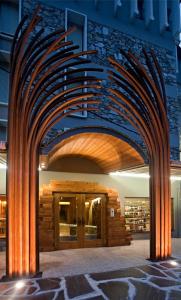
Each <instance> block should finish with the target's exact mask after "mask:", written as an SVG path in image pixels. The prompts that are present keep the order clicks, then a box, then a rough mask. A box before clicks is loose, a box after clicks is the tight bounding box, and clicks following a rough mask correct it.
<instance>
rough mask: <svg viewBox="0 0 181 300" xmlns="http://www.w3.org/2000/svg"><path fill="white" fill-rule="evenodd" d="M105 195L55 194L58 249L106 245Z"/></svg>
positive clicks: (56, 241)
mask: <svg viewBox="0 0 181 300" xmlns="http://www.w3.org/2000/svg"><path fill="white" fill-rule="evenodd" d="M105 204H106V198H105V195H102V194H100V195H98V194H73V193H72V194H71V193H70V194H68V193H67V194H64V193H54V207H55V244H56V248H57V249H70V248H82V247H95V246H103V245H105V224H106V220H105Z"/></svg>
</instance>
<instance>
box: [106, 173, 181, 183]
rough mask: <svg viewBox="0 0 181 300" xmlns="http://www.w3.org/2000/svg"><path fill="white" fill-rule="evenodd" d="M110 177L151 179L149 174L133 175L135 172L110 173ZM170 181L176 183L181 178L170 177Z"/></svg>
mask: <svg viewBox="0 0 181 300" xmlns="http://www.w3.org/2000/svg"><path fill="white" fill-rule="evenodd" d="M109 175H110V176H120V177H130V178H150V175H149V174H148V173H133V172H124V171H123V172H121V171H116V172H110V173H109ZM170 180H172V181H174V180H176V181H181V176H170Z"/></svg>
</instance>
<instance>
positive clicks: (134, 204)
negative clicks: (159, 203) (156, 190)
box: [124, 197, 150, 233]
mask: <svg viewBox="0 0 181 300" xmlns="http://www.w3.org/2000/svg"><path fill="white" fill-rule="evenodd" d="M124 208H125V222H126V230H127V231H131V232H135V233H136V232H149V231H150V201H149V198H146V197H139V198H125V206H124Z"/></svg>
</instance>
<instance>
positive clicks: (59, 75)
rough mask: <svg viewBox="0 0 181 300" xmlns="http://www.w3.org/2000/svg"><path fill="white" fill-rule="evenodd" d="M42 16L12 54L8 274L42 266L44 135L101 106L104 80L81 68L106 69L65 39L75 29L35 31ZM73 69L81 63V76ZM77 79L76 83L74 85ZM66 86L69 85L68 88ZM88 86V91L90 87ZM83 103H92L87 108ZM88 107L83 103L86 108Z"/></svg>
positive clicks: (26, 25) (18, 38)
mask: <svg viewBox="0 0 181 300" xmlns="http://www.w3.org/2000/svg"><path fill="white" fill-rule="evenodd" d="M39 20H40V17H39V16H38V15H37V11H36V12H35V14H34V16H33V18H32V19H31V20H30V21H29V22H28V20H27V16H26V17H25V18H24V19H23V20H22V22H21V24H20V25H19V26H18V29H17V31H16V33H15V39H14V42H13V47H12V53H11V73H10V99H9V103H10V105H9V120H8V121H9V132H8V170H7V201H8V219H7V223H8V242H7V252H6V253H7V275H8V276H9V277H17V276H26V275H27V276H28V275H30V274H36V273H37V272H38V270H39V263H38V260H39V252H38V238H37V237H38V224H37V216H38V212H37V210H38V186H39V185H38V165H39V147H40V143H41V140H42V138H43V136H44V134H45V133H46V132H47V131H48V130H49V129H50V128H51V127H52V126H54V125H55V124H56V123H57V122H59V121H60V120H61V119H62V118H64V117H66V116H68V115H70V114H71V113H72V108H73V111H74V112H76V111H77V112H79V111H80V112H81V111H85V110H87V111H91V110H98V105H99V103H100V100H98V98H99V93H98V91H99V90H100V81H101V80H100V79H98V78H97V77H96V76H90V75H87V76H82V75H81V72H82V71H84V72H86V73H87V72H101V71H102V69H98V68H92V67H90V66H89V62H90V59H87V58H85V59H84V58H83V57H82V56H83V55H88V54H89V55H92V54H94V53H95V51H92V50H91V51H82V52H78V53H75V54H74V50H75V49H77V46H74V45H72V42H65V38H66V37H67V36H68V34H70V33H71V32H72V30H73V29H70V30H68V31H67V32H64V31H63V30H62V29H59V30H57V31H55V32H53V33H51V34H49V35H47V36H44V35H43V33H44V30H43V29H40V30H39V31H38V32H37V33H35V37H36V38H35V37H33V35H32V32H33V31H34V29H35V26H36V24H37V23H38V22H39ZM69 67H76V68H77V70H76V71H73V73H75V75H76V78H75V79H73V80H72V79H69V78H67V79H66V80H65V76H69V75H71V73H72V71H71V70H67V68H69ZM71 83H76V87H74V88H72V87H70V84H71ZM65 87H66V89H65ZM85 89H86V91H85ZM83 104H88V107H87V108H86V107H85V106H84V105H83ZM81 105H83V106H81Z"/></svg>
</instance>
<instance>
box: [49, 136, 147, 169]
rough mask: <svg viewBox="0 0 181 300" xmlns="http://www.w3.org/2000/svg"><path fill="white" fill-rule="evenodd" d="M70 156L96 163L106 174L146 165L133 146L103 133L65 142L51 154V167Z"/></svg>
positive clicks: (70, 138)
mask: <svg viewBox="0 0 181 300" xmlns="http://www.w3.org/2000/svg"><path fill="white" fill-rule="evenodd" d="M70 155H72V156H74V157H75V156H77V157H78V156H79V157H80V156H81V157H85V158H87V159H89V160H92V161H94V162H96V163H97V164H98V165H99V166H100V168H101V169H102V170H104V173H109V172H111V171H115V170H121V169H125V168H129V167H133V166H139V165H143V164H144V160H143V158H142V157H141V155H140V154H139V153H138V152H137V151H136V150H135V149H134V148H133V147H132V146H130V145H129V144H128V143H126V142H124V141H122V140H120V139H118V138H116V137H114V136H111V135H108V134H103V133H80V134H77V135H74V136H72V137H69V138H67V139H65V140H63V141H62V142H60V143H59V144H57V145H56V146H55V147H54V149H53V150H52V151H51V152H50V153H49V165H52V164H55V162H56V161H58V160H60V159H62V158H63V157H66V156H70Z"/></svg>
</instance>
